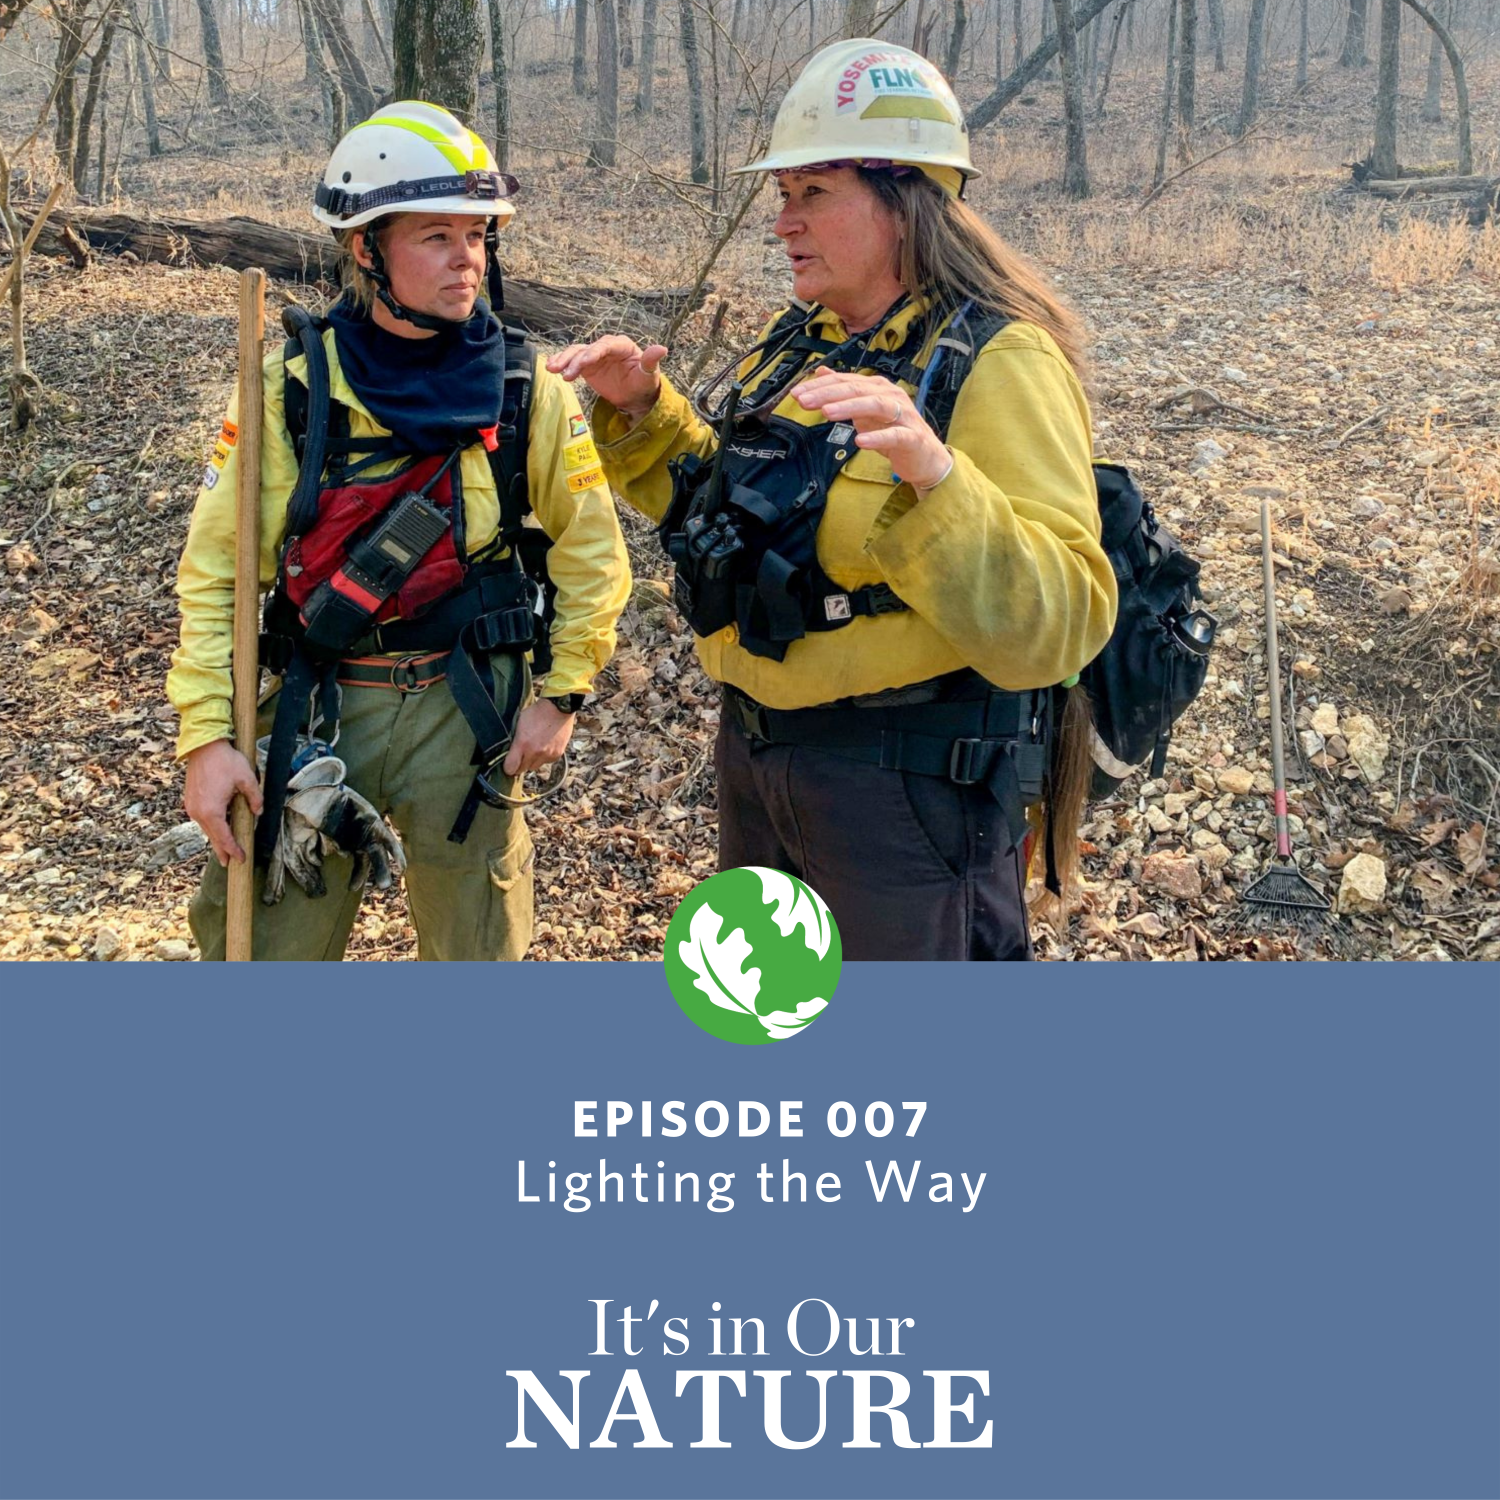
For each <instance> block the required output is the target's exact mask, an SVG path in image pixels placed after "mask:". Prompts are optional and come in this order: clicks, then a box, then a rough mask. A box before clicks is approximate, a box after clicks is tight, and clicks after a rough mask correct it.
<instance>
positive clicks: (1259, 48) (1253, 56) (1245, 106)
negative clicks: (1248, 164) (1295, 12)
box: [1235, 0, 1401, 135]
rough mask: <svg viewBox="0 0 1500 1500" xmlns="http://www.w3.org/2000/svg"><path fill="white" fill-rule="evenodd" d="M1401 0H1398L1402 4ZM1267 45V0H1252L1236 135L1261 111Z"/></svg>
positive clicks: (1247, 127) (1241, 133) (1245, 129)
mask: <svg viewBox="0 0 1500 1500" xmlns="http://www.w3.org/2000/svg"><path fill="white" fill-rule="evenodd" d="M1400 3H1401V0H1396V4H1398V5H1399V4H1400ZM1265 46H1266V0H1250V32H1249V37H1248V38H1247V40H1246V42H1245V83H1244V87H1243V88H1242V89H1241V90H1240V118H1239V124H1238V125H1237V126H1236V127H1235V134H1236V135H1244V133H1245V132H1246V131H1247V130H1249V128H1250V127H1251V126H1252V125H1253V124H1255V117H1256V115H1257V114H1258V113H1259V111H1260V68H1261V61H1262V58H1263V57H1264V55H1265Z"/></svg>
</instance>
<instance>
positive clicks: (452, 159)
mask: <svg viewBox="0 0 1500 1500" xmlns="http://www.w3.org/2000/svg"><path fill="white" fill-rule="evenodd" d="M370 125H391V126H398V127H399V128H400V129H402V130H409V131H411V133H412V134H413V135H416V136H420V137H421V138H422V139H423V140H424V141H428V142H430V143H431V144H432V145H434V146H436V147H437V148H438V150H439V151H441V152H442V153H443V155H444V157H446V158H447V161H448V165H449V166H451V167H452V168H453V169H454V171H456V172H472V171H473V170H474V169H475V168H476V166H478V165H479V163H477V162H475V161H474V160H473V153H472V151H471V153H470V154H469V155H468V156H465V154H464V153H463V151H462V150H461V149H460V148H459V147H458V146H457V145H455V144H454V142H453V140H452V139H451V138H450V137H448V136H446V135H444V134H443V132H442V131H441V130H439V129H437V127H436V126H433V125H428V124H425V123H424V122H423V121H421V120H408V119H407V118H406V117H405V116H403V115H379V116H377V117H376V118H375V119H371V120H365V121H363V122H362V123H361V124H359V125H356V126H355V127H354V128H355V129H356V130H363V129H365V128H366V126H370ZM465 134H466V135H467V136H468V137H469V141H470V143H471V145H472V146H477V147H479V149H480V150H481V151H483V150H484V149H485V145H484V142H483V141H481V140H480V139H479V137H478V136H477V135H475V134H474V132H473V131H472V130H469V131H466V132H465Z"/></svg>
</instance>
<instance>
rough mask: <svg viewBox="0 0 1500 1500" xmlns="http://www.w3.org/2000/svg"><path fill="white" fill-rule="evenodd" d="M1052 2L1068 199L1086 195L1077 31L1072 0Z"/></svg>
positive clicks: (1085, 137)
mask: <svg viewBox="0 0 1500 1500" xmlns="http://www.w3.org/2000/svg"><path fill="white" fill-rule="evenodd" d="M1053 5H1054V8H1055V10H1056V14H1057V52H1058V57H1059V59H1060V61H1061V63H1062V85H1063V117H1064V120H1065V121H1066V133H1067V159H1066V162H1065V164H1064V167H1063V192H1065V193H1066V194H1067V195H1068V197H1070V198H1087V197H1088V195H1089V160H1088V130H1087V128H1086V127H1085V124H1084V118H1083V73H1082V71H1081V69H1080V68H1079V66H1078V33H1077V31H1076V30H1075V29H1074V25H1073V4H1072V0H1053Z"/></svg>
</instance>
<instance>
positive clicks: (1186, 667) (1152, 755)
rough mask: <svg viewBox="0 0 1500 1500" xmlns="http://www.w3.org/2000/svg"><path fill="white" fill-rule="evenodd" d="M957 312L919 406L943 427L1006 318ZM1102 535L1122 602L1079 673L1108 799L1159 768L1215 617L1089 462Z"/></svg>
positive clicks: (1123, 477)
mask: <svg viewBox="0 0 1500 1500" xmlns="http://www.w3.org/2000/svg"><path fill="white" fill-rule="evenodd" d="M966 313H967V309H965V311H964V312H961V313H960V314H959V316H958V317H956V318H955V319H954V320H953V322H952V323H951V324H950V325H949V326H948V328H947V329H946V330H945V338H944V340H943V343H944V344H946V345H947V346H948V351H949V353H950V358H949V360H948V362H947V367H946V369H942V370H941V371H940V378H939V379H938V380H937V381H936V383H935V384H934V386H933V389H932V392H931V396H930V399H928V400H927V401H925V402H924V403H923V409H924V411H925V413H926V415H927V417H928V420H929V421H931V422H932V424H933V426H934V427H935V428H936V429H937V431H938V433H939V434H940V435H941V434H943V433H945V432H946V431H947V427H948V423H949V422H950V421H951V419H952V416H953V407H954V405H955V403H956V402H957V399H958V391H959V389H960V387H961V386H962V385H963V381H964V378H965V377H966V376H967V375H968V373H969V370H970V369H971V368H972V367H973V363H974V361H975V359H977V358H978V356H979V352H980V351H981V350H982V349H983V348H984V347H985V345H986V344H988V343H989V341H990V340H991V339H992V338H993V337H994V336H995V335H996V334H997V333H998V332H999V331H1000V330H1001V329H1002V328H1004V327H1005V325H1006V324H1007V323H1008V322H1009V321H1010V319H1009V318H1007V317H1006V316H1005V315H1004V314H1002V313H991V312H985V313H978V314H967V315H966ZM1094 487H1095V489H1096V491H1097V493H1098V497H1099V522H1100V541H1101V542H1102V544H1103V547H1104V552H1105V555H1106V556H1107V557H1108V558H1109V562H1110V566H1111V567H1112V568H1113V569H1114V574H1115V582H1116V583H1117V584H1118V586H1119V595H1120V609H1119V614H1118V615H1117V616H1116V618H1115V628H1114V633H1113V634H1112V635H1111V636H1110V638H1109V640H1108V642H1106V644H1105V647H1104V649H1103V650H1102V651H1101V652H1100V653H1099V655H1098V656H1096V657H1095V658H1094V660H1093V661H1091V662H1090V663H1089V664H1088V666H1086V667H1085V668H1084V669H1083V671H1082V672H1081V673H1080V674H1079V677H1080V680H1081V682H1082V683H1083V686H1084V689H1085V690H1086V691H1087V693H1088V695H1089V703H1090V705H1091V706H1092V708H1093V715H1094V731H1095V732H1094V739H1093V745H1092V749H1093V758H1094V779H1093V795H1094V796H1096V797H1105V796H1108V795H1109V794H1110V793H1111V792H1113V791H1114V790H1115V788H1116V787H1118V786H1119V785H1120V784H1121V783H1122V782H1123V781H1125V780H1126V779H1127V778H1128V777H1130V776H1132V775H1134V773H1135V772H1136V771H1137V770H1138V769H1139V768H1140V766H1141V765H1142V764H1143V763H1144V762H1145V761H1146V760H1147V758H1148V757H1149V759H1150V762H1151V775H1152V777H1153V778H1154V777H1157V776H1160V775H1161V774H1162V771H1163V770H1164V769H1165V766H1166V759H1167V742H1168V741H1169V740H1170V738H1171V734H1172V725H1173V724H1175V723H1176V722H1177V720H1178V718H1179V717H1180V716H1181V715H1182V713H1183V712H1184V710H1186V709H1187V707H1188V705H1189V704H1190V703H1192V701H1193V699H1194V698H1196V697H1197V696H1198V694H1199V692H1200V691H1201V690H1202V687H1203V680H1204V678H1205V677H1206V676H1207V675H1208V653H1209V650H1210V648H1211V647H1212V646H1213V641H1214V633H1215V631H1216V630H1217V628H1218V621H1217V620H1216V619H1215V618H1214V616H1213V615H1211V614H1210V613H1209V612H1208V611H1207V610H1206V609H1205V608H1204V607H1203V602H1202V600H1201V599H1199V597H1198V571H1199V569H1198V563H1197V561H1196V560H1195V559H1193V558H1191V557H1189V556H1188V554H1187V553H1186V552H1185V551H1184V550H1183V548H1182V544H1181V543H1180V542H1179V541H1178V540H1177V538H1176V537H1175V536H1173V535H1172V533H1171V532H1170V531H1168V530H1167V528H1166V527H1165V526H1163V525H1162V524H1161V522H1159V521H1158V520H1157V519H1156V514H1155V512H1154V511H1153V510H1152V509H1151V504H1150V502H1149V501H1148V500H1146V499H1145V498H1144V497H1143V496H1142V494H1141V492H1140V489H1139V487H1138V486H1137V485H1136V482H1135V480H1134V478H1133V477H1132V476H1131V473H1130V471H1129V470H1128V469H1126V468H1124V467H1122V466H1121V465H1119V464H1107V463H1096V464H1095V465H1094Z"/></svg>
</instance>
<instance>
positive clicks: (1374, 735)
mask: <svg viewBox="0 0 1500 1500" xmlns="http://www.w3.org/2000/svg"><path fill="white" fill-rule="evenodd" d="M1340 729H1341V731H1342V733H1343V738H1344V742H1345V744H1347V745H1348V747H1349V758H1350V759H1351V760H1352V761H1353V762H1354V764H1355V765H1357V766H1358V767H1359V769H1360V771H1361V772H1362V773H1363V775H1364V777H1365V780H1366V781H1379V780H1380V778H1381V777H1382V776H1384V775H1385V761H1386V756H1388V755H1389V754H1390V751H1391V742H1390V739H1389V738H1388V737H1387V736H1386V735H1384V734H1382V733H1381V731H1380V729H1379V727H1378V726H1377V725H1376V723H1375V721H1374V720H1373V719H1372V718H1370V717H1369V716H1368V715H1366V714H1350V715H1349V717H1348V718H1347V719H1345V720H1344V722H1343V724H1342V725H1341V726H1340Z"/></svg>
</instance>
